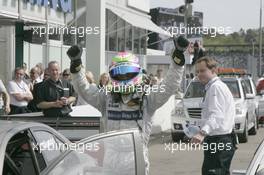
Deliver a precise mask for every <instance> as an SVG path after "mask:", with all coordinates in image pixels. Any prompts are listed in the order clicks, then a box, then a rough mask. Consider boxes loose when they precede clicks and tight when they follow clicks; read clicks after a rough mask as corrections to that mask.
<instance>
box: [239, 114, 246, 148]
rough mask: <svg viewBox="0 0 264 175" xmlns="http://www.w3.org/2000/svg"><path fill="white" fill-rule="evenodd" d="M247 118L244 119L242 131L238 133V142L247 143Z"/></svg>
mask: <svg viewBox="0 0 264 175" xmlns="http://www.w3.org/2000/svg"><path fill="white" fill-rule="evenodd" d="M247 128H248V120H247V118H246V120H245V126H244V131H243V133H242V134H238V140H239V142H240V143H247V141H248V130H247Z"/></svg>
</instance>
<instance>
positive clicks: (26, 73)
mask: <svg viewBox="0 0 264 175" xmlns="http://www.w3.org/2000/svg"><path fill="white" fill-rule="evenodd" d="M22 68H23V69H24V72H25V75H24V79H25V80H26V81H27V80H29V79H30V77H29V74H28V72H27V63H23V66H22Z"/></svg>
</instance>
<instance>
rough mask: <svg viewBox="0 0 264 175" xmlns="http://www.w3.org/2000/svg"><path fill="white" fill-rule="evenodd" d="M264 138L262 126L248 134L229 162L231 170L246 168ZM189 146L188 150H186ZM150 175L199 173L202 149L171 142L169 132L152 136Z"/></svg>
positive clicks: (191, 174) (193, 174) (197, 174)
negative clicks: (255, 133)
mask: <svg viewBox="0 0 264 175" xmlns="http://www.w3.org/2000/svg"><path fill="white" fill-rule="evenodd" d="M263 138H264V128H263V127H262V128H260V129H259V130H258V133H257V135H255V136H249V141H248V142H247V143H241V144H239V146H238V149H237V151H236V152H235V155H234V158H233V160H232V164H231V169H230V170H231V171H232V170H234V169H235V170H245V169H247V167H248V165H249V163H250V161H251V159H252V157H253V155H254V152H255V150H256V149H257V147H258V145H259V144H260V143H261V141H262V139H263ZM188 148H189V150H188ZM149 154H150V155H149V157H150V174H151V175H160V174H164V175H187V174H190V175H199V174H201V167H202V162H203V151H202V150H191V148H190V147H187V146H186V145H185V146H184V144H182V145H181V147H180V144H179V143H178V145H176V143H173V142H172V141H171V138H170V134H169V133H167V134H162V135H157V136H155V137H152V140H151V142H150V145H149Z"/></svg>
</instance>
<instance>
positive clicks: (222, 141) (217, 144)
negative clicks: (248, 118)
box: [202, 134, 236, 175]
mask: <svg viewBox="0 0 264 175" xmlns="http://www.w3.org/2000/svg"><path fill="white" fill-rule="evenodd" d="M203 144H204V146H205V145H207V146H208V149H204V161H203V167H202V175H230V171H229V169H230V165H231V161H232V158H233V156H234V153H235V149H236V145H235V140H234V136H233V134H227V135H219V136H207V137H206V138H205V139H204V143H203ZM207 146H206V148H207Z"/></svg>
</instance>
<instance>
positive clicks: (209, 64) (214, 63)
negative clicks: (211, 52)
mask: <svg viewBox="0 0 264 175" xmlns="http://www.w3.org/2000/svg"><path fill="white" fill-rule="evenodd" d="M201 62H205V64H206V67H207V68H208V69H210V70H211V69H213V68H217V66H218V65H217V64H218V63H217V61H216V60H215V59H214V58H213V57H209V56H204V57H201V58H200V59H198V60H197V61H196V63H195V64H198V63H201Z"/></svg>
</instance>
